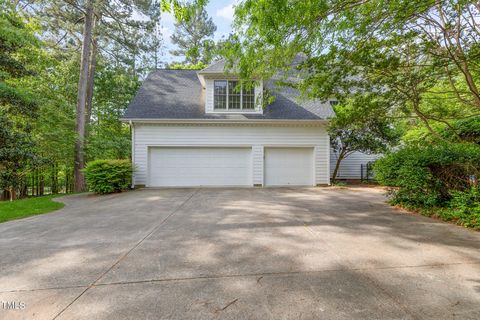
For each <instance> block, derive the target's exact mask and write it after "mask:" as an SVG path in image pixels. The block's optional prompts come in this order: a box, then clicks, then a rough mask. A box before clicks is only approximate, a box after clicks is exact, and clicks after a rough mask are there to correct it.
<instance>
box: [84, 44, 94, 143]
mask: <svg viewBox="0 0 480 320" xmlns="http://www.w3.org/2000/svg"><path fill="white" fill-rule="evenodd" d="M96 64H97V40H96V39H93V41H92V52H91V57H90V66H89V68H88V85H87V107H86V114H85V127H86V128H87V129H88V125H89V124H90V118H91V117H92V107H93V106H92V102H93V86H94V83H95V68H96ZM86 136H88V132H87V134H86Z"/></svg>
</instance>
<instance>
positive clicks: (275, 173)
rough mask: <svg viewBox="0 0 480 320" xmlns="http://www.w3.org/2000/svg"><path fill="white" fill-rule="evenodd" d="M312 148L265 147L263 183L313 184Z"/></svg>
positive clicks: (270, 184)
mask: <svg viewBox="0 0 480 320" xmlns="http://www.w3.org/2000/svg"><path fill="white" fill-rule="evenodd" d="M313 163H314V161H313V148H265V185H267V186H289V185H291V186H311V185H314V170H313Z"/></svg>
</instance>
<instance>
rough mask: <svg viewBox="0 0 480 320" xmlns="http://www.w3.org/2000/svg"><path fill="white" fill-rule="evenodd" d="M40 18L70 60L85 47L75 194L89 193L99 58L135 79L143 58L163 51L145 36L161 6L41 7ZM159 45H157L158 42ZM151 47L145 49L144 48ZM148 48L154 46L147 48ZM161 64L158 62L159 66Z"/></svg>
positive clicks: (96, 3)
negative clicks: (87, 169)
mask: <svg viewBox="0 0 480 320" xmlns="http://www.w3.org/2000/svg"><path fill="white" fill-rule="evenodd" d="M35 8H36V13H37V14H40V15H41V16H42V20H43V22H44V23H43V24H44V26H45V27H46V28H47V30H48V31H50V32H49V33H46V37H50V38H52V39H51V41H50V42H51V43H54V44H55V46H60V48H62V49H67V50H68V51H70V50H71V51H70V54H75V52H76V51H77V50H78V48H79V47H80V48H81V50H80V52H81V56H80V66H79V69H80V72H79V78H78V90H77V99H76V128H75V131H76V141H75V159H74V172H75V190H76V191H82V190H84V189H85V180H84V175H83V171H82V169H83V168H84V166H85V143H86V141H88V139H87V134H88V132H87V128H88V126H89V121H90V119H91V113H92V108H93V107H92V102H93V95H94V87H95V86H94V79H95V75H96V71H95V69H96V66H97V63H96V61H97V55H98V54H99V53H101V54H103V55H104V58H106V57H108V58H109V60H110V61H112V60H113V61H112V62H114V63H115V64H116V65H122V66H129V67H130V68H131V70H132V71H133V72H134V73H135V72H137V70H139V69H140V68H138V67H137V65H136V64H137V61H141V60H142V58H141V53H142V51H145V50H151V48H152V47H155V48H156V49H158V41H154V42H153V43H149V42H148V41H144V40H145V36H146V35H148V34H149V33H151V31H152V30H151V28H153V27H152V26H154V25H155V23H152V21H149V20H148V19H143V18H142V15H143V16H147V17H148V15H149V14H151V15H152V17H154V18H155V19H156V18H158V17H159V5H158V2H156V1H144V0H128V1H102V0H86V1H67V2H66V1H56V0H55V1H41V2H39V4H38V5H37V6H35ZM157 40H158V39H157ZM144 43H146V44H144ZM147 44H149V45H147ZM157 63H158V61H157Z"/></svg>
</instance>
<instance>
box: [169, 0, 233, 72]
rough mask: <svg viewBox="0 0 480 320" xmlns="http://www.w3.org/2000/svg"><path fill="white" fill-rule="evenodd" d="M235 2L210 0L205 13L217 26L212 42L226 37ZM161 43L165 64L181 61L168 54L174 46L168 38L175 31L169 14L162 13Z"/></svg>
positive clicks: (173, 19) (172, 19) (229, 28)
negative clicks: (162, 44)
mask: <svg viewBox="0 0 480 320" xmlns="http://www.w3.org/2000/svg"><path fill="white" fill-rule="evenodd" d="M235 2H236V1H235V0H210V1H209V2H208V5H207V8H206V9H207V13H208V15H209V16H210V17H211V18H212V20H213V22H214V23H215V25H216V26H217V31H216V32H215V35H214V40H219V39H221V38H222V37H223V36H227V35H228V34H229V33H230V31H231V30H232V28H231V23H232V21H233V12H234V8H233V6H234V3H235ZM161 19H162V20H161V26H162V34H163V41H164V45H165V49H164V56H163V60H164V61H165V62H167V63H168V62H172V61H173V60H181V59H180V58H179V57H174V56H172V55H171V54H170V50H172V49H174V48H175V46H174V45H173V44H172V42H171V40H170V36H171V35H172V33H173V32H174V30H175V26H174V23H175V18H174V17H173V15H172V14H170V13H162V18H161Z"/></svg>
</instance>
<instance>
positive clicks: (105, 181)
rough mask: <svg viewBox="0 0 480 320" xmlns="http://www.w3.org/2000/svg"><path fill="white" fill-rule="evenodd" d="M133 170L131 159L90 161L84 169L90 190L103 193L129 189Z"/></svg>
mask: <svg viewBox="0 0 480 320" xmlns="http://www.w3.org/2000/svg"><path fill="white" fill-rule="evenodd" d="M132 172H133V168H132V164H131V163H130V161H129V160H95V161H91V162H89V163H88V164H87V166H86V167H85V169H84V173H85V178H86V181H87V185H88V188H89V189H90V191H93V192H95V193H102V194H104V193H113V192H121V191H123V190H126V189H128V188H129V187H130V185H131V181H132Z"/></svg>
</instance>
